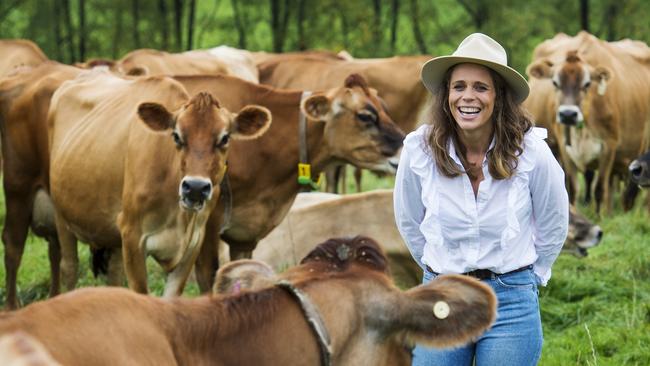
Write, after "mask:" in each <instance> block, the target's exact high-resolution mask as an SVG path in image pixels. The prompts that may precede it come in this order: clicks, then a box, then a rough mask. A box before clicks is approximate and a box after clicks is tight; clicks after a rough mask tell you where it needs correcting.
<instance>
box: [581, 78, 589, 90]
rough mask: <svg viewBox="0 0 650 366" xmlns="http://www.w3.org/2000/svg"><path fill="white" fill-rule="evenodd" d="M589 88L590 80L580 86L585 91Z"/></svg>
mask: <svg viewBox="0 0 650 366" xmlns="http://www.w3.org/2000/svg"><path fill="white" fill-rule="evenodd" d="M590 86H591V80H589V81H587V82H586V83H585V85H583V86H582V88H583V89H585V90H587V89H589V87H590Z"/></svg>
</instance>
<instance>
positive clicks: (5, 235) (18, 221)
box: [2, 192, 31, 309]
mask: <svg viewBox="0 0 650 366" xmlns="http://www.w3.org/2000/svg"><path fill="white" fill-rule="evenodd" d="M5 202H6V207H7V212H6V216H5V226H4V228H3V229H2V241H3V243H4V246H5V269H6V271H7V274H6V277H5V285H6V288H7V299H6V307H7V308H8V309H16V308H17V307H18V298H17V295H16V281H17V275H18V267H19V266H20V262H21V260H22V257H23V252H24V250H25V239H27V230H28V228H29V221H30V217H29V216H30V212H29V211H28V210H26V208H27V207H31V205H30V204H27V203H26V202H29V197H28V195H17V194H9V192H7V195H6V201H5Z"/></svg>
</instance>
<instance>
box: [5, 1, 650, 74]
mask: <svg viewBox="0 0 650 366" xmlns="http://www.w3.org/2000/svg"><path fill="white" fill-rule="evenodd" d="M649 19H650V2H648V1H645V0H625V1H621V0H569V1H567V0H545V1H522V0H436V1H427V0H354V1H340V0H210V1H209V0H43V1H36V0H1V1H0V38H27V39H30V40H32V41H34V42H36V43H37V44H38V45H39V46H40V47H41V48H42V49H43V50H44V51H45V53H46V54H47V55H48V56H49V57H50V58H51V59H55V60H58V61H61V62H65V63H72V62H75V61H83V60H86V59H88V58H94V57H103V58H111V59H118V58H120V57H121V56H123V55H124V54H125V53H127V52H129V51H131V50H133V49H137V48H155V49H160V50H166V51H172V52H175V51H181V50H189V49H202V48H212V47H215V46H219V45H229V46H233V47H238V48H245V49H248V50H251V51H273V52H286V51H295V50H305V49H328V50H332V51H340V50H343V49H345V50H347V51H348V52H350V53H351V54H352V55H353V56H355V57H387V56H392V55H396V54H431V55H439V54H445V53H448V52H451V51H453V49H454V48H455V47H456V45H457V44H458V43H459V42H460V41H461V40H462V39H463V38H464V37H465V36H466V35H467V34H469V33H472V32H475V31H481V32H484V33H487V34H489V35H491V36H493V37H494V38H496V39H497V40H498V41H500V42H501V43H502V44H503V45H504V47H506V49H507V51H508V54H509V56H510V64H511V65H512V66H513V67H515V68H516V69H518V70H520V71H524V70H525V67H526V65H527V64H528V62H529V59H530V55H531V53H532V50H533V48H534V47H535V46H536V45H537V44H539V43H540V42H541V41H543V40H545V39H548V38H552V37H553V36H554V35H555V34H556V33H558V32H564V33H567V34H570V35H574V34H575V33H577V32H578V31H579V30H580V29H585V30H588V31H589V32H591V33H593V34H594V35H596V36H598V37H599V38H601V39H607V40H618V39H621V38H632V39H637V40H641V41H645V42H648V41H650V30H649V27H648V20H649Z"/></svg>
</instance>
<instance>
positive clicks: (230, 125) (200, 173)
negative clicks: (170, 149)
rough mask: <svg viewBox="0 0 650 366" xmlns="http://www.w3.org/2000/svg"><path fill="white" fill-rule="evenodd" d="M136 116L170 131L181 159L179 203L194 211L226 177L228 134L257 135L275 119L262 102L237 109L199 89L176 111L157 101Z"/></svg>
mask: <svg viewBox="0 0 650 366" xmlns="http://www.w3.org/2000/svg"><path fill="white" fill-rule="evenodd" d="M138 115H139V116H140V118H141V119H142V121H143V122H144V123H145V124H146V125H147V126H148V127H149V128H151V129H152V130H154V131H169V130H171V136H170V140H172V141H173V142H174V144H175V145H176V149H177V155H178V156H179V159H180V170H181V172H180V173H181V175H180V176H181V177H182V178H181V181H180V183H179V187H178V192H179V196H180V205H181V207H182V208H184V209H187V210H195V211H199V210H201V209H203V207H205V204H206V202H208V201H210V199H211V198H212V196H213V192H214V189H215V187H217V186H218V184H219V183H220V182H221V179H222V178H223V174H224V173H225V164H226V158H227V152H228V142H229V141H230V139H252V138H256V137H258V136H260V135H261V134H263V133H264V132H265V131H266V130H267V129H268V127H269V125H270V122H271V113H270V112H269V111H268V109H266V108H264V107H259V106H246V107H244V108H242V110H241V111H239V113H237V114H233V113H230V112H229V111H228V110H226V109H225V108H222V107H221V106H220V105H219V102H218V101H217V100H216V99H214V98H213V97H212V95H210V94H209V93H199V94H197V95H196V96H194V97H193V98H192V99H191V100H190V101H189V102H187V103H185V105H183V106H182V107H181V108H180V109H179V110H178V111H176V112H174V113H172V112H169V111H168V110H167V109H166V108H165V107H164V106H162V105H160V104H158V103H142V104H140V105H139V106H138Z"/></svg>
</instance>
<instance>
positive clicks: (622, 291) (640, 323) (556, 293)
mask: <svg viewBox="0 0 650 366" xmlns="http://www.w3.org/2000/svg"><path fill="white" fill-rule="evenodd" d="M351 174H352V173H351V169H348V179H347V192H349V193H351V192H355V188H354V179H353V177H352V176H351ZM393 182H394V179H393V178H378V177H376V176H374V175H373V174H370V173H367V172H364V176H363V189H364V190H369V189H374V188H390V187H392V185H393ZM3 201H4V196H3V195H2V194H0V219H1V220H4V202H3ZM642 202H643V200H642V199H639V200H638V202H637V207H636V208H635V210H633V211H631V212H628V213H622V212H620V208H618V207H617V208H616V210H617V211H616V212H615V213H614V215H612V216H611V217H608V218H603V219H601V220H598V221H599V224H600V225H601V227H602V228H603V231H604V232H605V235H604V238H603V241H602V243H601V244H600V245H599V246H598V247H596V248H593V249H591V250H590V251H589V256H588V257H587V258H584V259H578V258H575V257H572V256H567V255H562V256H560V258H559V259H558V260H557V262H556V264H555V266H554V267H553V277H552V279H551V281H550V282H549V285H548V286H547V287H545V288H541V289H540V304H541V312H542V323H543V327H544V338H545V340H544V349H543V353H542V359H541V362H540V365H550V366H555V365H600V366H604V365H616V366H619V365H639V366H646V365H650V217H649V216H648V214H647V210H646V208H645V207H643V206H644V204H643V203H642ZM580 209H581V211H586V213H587V215H588V216H590V217H592V218H594V217H595V215H594V214H593V211H591V210H590V209H588V208H585V207H580ZM79 253H80V281H79V286H80V287H82V286H97V285H101V284H103V283H104V279H101V278H100V279H95V278H93V277H92V274H91V273H90V270H89V262H88V247H87V246H86V245H83V244H80V245H79ZM0 256H2V257H4V247H2V248H0ZM148 271H149V272H148V273H149V286H150V288H151V290H152V292H153V293H154V294H156V295H160V294H161V293H162V289H163V288H164V274H163V271H162V270H161V269H160V267H159V266H158V265H157V264H156V263H155V262H154V261H153V260H152V259H149V260H148ZM49 276H50V275H49V262H48V260H47V245H46V243H45V242H44V241H43V240H41V239H39V238H36V237H33V236H30V237H29V239H28V242H27V244H26V248H25V255H24V257H23V262H22V266H21V268H20V271H19V275H18V280H19V281H18V285H19V288H18V290H19V296H20V300H21V302H22V304H24V305H25V304H29V303H31V302H33V301H37V300H42V299H45V298H46V297H47V292H48V286H49ZM4 279H5V271H4V266H0V284H1V286H2V288H0V306H4V295H5V288H4ZM197 294H198V288H197V286H196V284H194V283H190V284H189V285H188V286H187V287H186V289H185V294H184V296H196V295H197Z"/></svg>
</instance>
